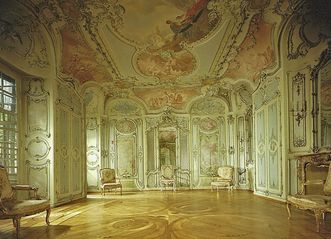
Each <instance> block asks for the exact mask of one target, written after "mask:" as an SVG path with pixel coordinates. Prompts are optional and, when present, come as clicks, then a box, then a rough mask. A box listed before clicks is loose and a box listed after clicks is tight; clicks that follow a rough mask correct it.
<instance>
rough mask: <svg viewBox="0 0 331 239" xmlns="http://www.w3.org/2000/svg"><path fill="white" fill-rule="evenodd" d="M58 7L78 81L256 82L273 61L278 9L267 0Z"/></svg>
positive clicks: (129, 0) (121, 84)
mask: <svg viewBox="0 0 331 239" xmlns="http://www.w3.org/2000/svg"><path fill="white" fill-rule="evenodd" d="M59 6H60V8H61V10H62V12H63V14H64V15H65V19H66V24H65V25H64V26H63V27H62V29H61V31H60V33H61V39H62V69H63V73H65V74H68V75H71V76H73V77H74V78H75V79H77V80H78V81H79V82H80V83H85V82H89V81H94V82H98V83H101V84H104V85H107V84H108V85H111V87H116V88H122V89H123V88H134V89H136V91H137V92H140V91H141V89H140V88H142V89H144V88H153V89H158V88H162V89H164V87H166V88H167V87H169V88H177V89H178V87H179V88H181V87H192V86H203V85H208V84H214V83H217V82H219V81H221V80H222V79H227V81H228V82H232V83H234V82H236V81H238V80H246V81H249V82H251V83H252V84H253V85H254V84H255V83H256V82H257V81H258V77H259V74H260V73H261V71H263V70H265V69H266V68H268V67H272V66H274V65H275V49H274V46H273V37H274V36H273V35H272V34H273V32H274V30H275V26H276V23H277V20H278V19H279V16H278V15H277V14H275V13H274V12H275V11H274V9H271V6H270V1H267V0H251V1H247V0H238V1H230V0H223V1H219V0H160V1H150V0H121V1H116V0H108V1H106V0H98V1H95V0H87V1H59ZM273 7H274V6H273ZM269 8H270V9H269ZM277 16H278V18H277ZM273 17H274V18H275V19H273ZM188 91H190V92H191V91H192V90H191V89H188ZM162 94H166V92H163V93H162ZM162 94H161V95H160V98H161V97H162ZM187 94H189V93H187ZM177 101H180V99H179V100H178V99H177ZM155 104H157V102H155Z"/></svg>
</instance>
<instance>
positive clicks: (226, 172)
mask: <svg viewBox="0 0 331 239" xmlns="http://www.w3.org/2000/svg"><path fill="white" fill-rule="evenodd" d="M233 173H234V168H233V167H232V166H221V167H219V168H218V170H217V176H214V177H213V179H212V182H211V190H213V189H214V188H216V190H217V191H218V189H219V188H227V189H228V190H232V189H233Z"/></svg>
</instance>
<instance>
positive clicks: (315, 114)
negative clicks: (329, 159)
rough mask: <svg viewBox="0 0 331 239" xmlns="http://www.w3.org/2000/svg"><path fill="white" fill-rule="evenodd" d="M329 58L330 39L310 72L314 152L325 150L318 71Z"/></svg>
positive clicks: (330, 52) (330, 51)
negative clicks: (322, 142) (322, 134)
mask: <svg viewBox="0 0 331 239" xmlns="http://www.w3.org/2000/svg"><path fill="white" fill-rule="evenodd" d="M330 60H331V41H330V42H329V43H328V48H327V49H325V50H324V51H323V52H322V54H321V55H320V58H319V62H318V64H317V65H315V66H314V68H313V69H312V72H311V80H312V111H311V113H312V118H313V129H312V133H313V145H312V150H313V152H314V153H317V152H319V151H323V150H327V149H326V148H325V147H324V146H323V145H321V132H320V131H321V119H320V116H321V115H320V114H321V112H320V97H321V96H320V79H319V76H320V71H321V70H322V69H323V68H324V67H325V66H326V65H328V64H329V63H330V62H329V61H330Z"/></svg>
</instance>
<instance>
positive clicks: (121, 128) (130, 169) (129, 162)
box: [114, 119, 138, 178]
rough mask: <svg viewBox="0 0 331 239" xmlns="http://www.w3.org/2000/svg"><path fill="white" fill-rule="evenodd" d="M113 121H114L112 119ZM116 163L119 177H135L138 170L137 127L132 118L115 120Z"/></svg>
mask: <svg viewBox="0 0 331 239" xmlns="http://www.w3.org/2000/svg"><path fill="white" fill-rule="evenodd" d="M114 122H115V121H114ZM115 127H116V130H117V131H116V136H115V137H116V138H115V142H114V145H115V147H116V154H117V155H116V156H117V157H116V163H115V165H116V164H117V169H118V174H119V176H121V177H124V178H129V177H136V176H137V170H138V161H137V155H138V152H137V150H138V147H137V139H136V137H137V127H136V124H135V122H134V121H132V120H127V119H125V120H119V121H116V126H115Z"/></svg>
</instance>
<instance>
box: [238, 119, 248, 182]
mask: <svg viewBox="0 0 331 239" xmlns="http://www.w3.org/2000/svg"><path fill="white" fill-rule="evenodd" d="M246 143H247V142H246V132H245V118H244V116H240V117H238V119H237V145H238V183H239V184H246Z"/></svg>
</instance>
